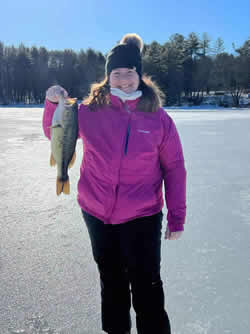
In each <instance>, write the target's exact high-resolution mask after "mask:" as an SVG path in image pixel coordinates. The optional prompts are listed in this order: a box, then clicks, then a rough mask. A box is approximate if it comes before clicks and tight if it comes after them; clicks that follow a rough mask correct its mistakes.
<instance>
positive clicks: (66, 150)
mask: <svg viewBox="0 0 250 334" xmlns="http://www.w3.org/2000/svg"><path fill="white" fill-rule="evenodd" d="M50 130H51V155H50V166H57V178H56V194H57V196H59V195H60V194H61V193H64V194H66V195H68V194H69V193H70V182H69V175H68V169H69V168H71V167H72V166H73V164H74V162H75V160H76V152H75V150H76V142H77V138H78V104H77V99H76V98H66V99H65V97H64V96H63V94H61V95H60V96H59V102H58V106H57V108H56V110H55V112H54V115H53V118H52V125H51V129H50Z"/></svg>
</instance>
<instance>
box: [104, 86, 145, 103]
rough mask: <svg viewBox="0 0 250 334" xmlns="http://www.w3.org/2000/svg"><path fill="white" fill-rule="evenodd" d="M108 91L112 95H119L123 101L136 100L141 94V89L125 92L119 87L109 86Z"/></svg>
mask: <svg viewBox="0 0 250 334" xmlns="http://www.w3.org/2000/svg"><path fill="white" fill-rule="evenodd" d="M110 92H111V94H112V95H114V96H117V97H119V98H120V99H121V100H122V101H123V102H124V101H127V100H136V99H138V98H139V97H141V96H142V91H141V90H136V91H134V92H132V93H125V92H124V91H122V90H121V89H119V88H110Z"/></svg>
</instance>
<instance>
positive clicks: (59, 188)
mask: <svg viewBox="0 0 250 334" xmlns="http://www.w3.org/2000/svg"><path fill="white" fill-rule="evenodd" d="M62 191H63V181H60V179H59V177H57V178H56V194H57V196H59V195H60V194H61V193H62Z"/></svg>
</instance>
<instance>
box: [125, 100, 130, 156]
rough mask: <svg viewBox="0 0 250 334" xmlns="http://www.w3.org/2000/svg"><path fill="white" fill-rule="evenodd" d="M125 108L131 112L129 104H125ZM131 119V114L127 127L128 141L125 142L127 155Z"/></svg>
mask: <svg viewBox="0 0 250 334" xmlns="http://www.w3.org/2000/svg"><path fill="white" fill-rule="evenodd" d="M125 109H126V111H127V112H128V113H130V110H129V107H128V105H127V104H125ZM130 119H131V116H130V118H129V123H128V128H127V135H126V142H125V148H124V154H125V155H127V151H128V140H129V135H130Z"/></svg>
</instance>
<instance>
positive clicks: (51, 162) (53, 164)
mask: <svg viewBox="0 0 250 334" xmlns="http://www.w3.org/2000/svg"><path fill="white" fill-rule="evenodd" d="M49 164H50V166H51V167H52V166H55V165H56V160H55V159H54V157H53V154H52V153H51V155H50V162H49Z"/></svg>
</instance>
